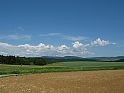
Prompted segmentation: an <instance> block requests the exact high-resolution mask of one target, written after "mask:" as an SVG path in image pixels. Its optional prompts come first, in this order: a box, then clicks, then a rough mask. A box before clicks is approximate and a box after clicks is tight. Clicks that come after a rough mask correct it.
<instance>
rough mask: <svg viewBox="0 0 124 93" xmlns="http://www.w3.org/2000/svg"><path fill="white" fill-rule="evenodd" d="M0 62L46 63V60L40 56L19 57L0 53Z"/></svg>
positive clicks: (20, 63)
mask: <svg viewBox="0 0 124 93" xmlns="http://www.w3.org/2000/svg"><path fill="white" fill-rule="evenodd" d="M0 64H12V65H46V64H47V62H46V60H45V59H44V58H41V57H19V56H3V55H0Z"/></svg>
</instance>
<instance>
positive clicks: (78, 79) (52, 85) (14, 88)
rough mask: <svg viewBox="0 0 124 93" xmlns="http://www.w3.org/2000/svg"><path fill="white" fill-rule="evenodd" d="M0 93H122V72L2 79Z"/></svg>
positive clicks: (82, 72)
mask: <svg viewBox="0 0 124 93" xmlns="http://www.w3.org/2000/svg"><path fill="white" fill-rule="evenodd" d="M0 93H124V70H102V71H81V72H61V73H44V74H32V75H22V76H10V77H3V78H0Z"/></svg>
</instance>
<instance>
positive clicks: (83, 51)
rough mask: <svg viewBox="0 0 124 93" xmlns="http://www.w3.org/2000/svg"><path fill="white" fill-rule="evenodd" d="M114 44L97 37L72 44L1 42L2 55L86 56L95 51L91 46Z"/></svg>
mask: <svg viewBox="0 0 124 93" xmlns="http://www.w3.org/2000/svg"><path fill="white" fill-rule="evenodd" d="M109 44H112V43H110V41H106V40H102V39H100V38H97V39H96V40H94V41H92V42H91V44H83V43H81V42H79V41H75V42H73V43H72V44H71V46H67V45H65V44H64V45H59V46H54V45H49V44H44V43H40V44H38V45H30V44H20V45H12V44H8V43H3V42H0V54H2V55H16V56H80V57H83V56H86V55H92V54H94V53H93V52H91V51H89V49H88V48H89V47H95V46H106V45H109Z"/></svg>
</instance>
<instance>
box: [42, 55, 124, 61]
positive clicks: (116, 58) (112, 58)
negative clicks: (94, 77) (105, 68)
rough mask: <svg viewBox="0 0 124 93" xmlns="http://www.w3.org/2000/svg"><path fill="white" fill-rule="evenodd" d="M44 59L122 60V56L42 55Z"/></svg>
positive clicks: (123, 58)
mask: <svg viewBox="0 0 124 93" xmlns="http://www.w3.org/2000/svg"><path fill="white" fill-rule="evenodd" d="M42 57H43V58H44V59H46V60H50V61H124V56H117V57H87V58H82V57H77V56H64V57H55V56H42Z"/></svg>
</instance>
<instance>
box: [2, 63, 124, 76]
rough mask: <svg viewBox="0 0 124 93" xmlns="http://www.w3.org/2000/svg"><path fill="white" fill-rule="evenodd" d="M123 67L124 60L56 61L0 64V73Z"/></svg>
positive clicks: (114, 68)
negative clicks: (45, 63)
mask: <svg viewBox="0 0 124 93" xmlns="http://www.w3.org/2000/svg"><path fill="white" fill-rule="evenodd" d="M116 69H124V62H89V61H72V62H56V63H52V64H48V65H44V66H36V65H6V64H0V75H7V74H33V73H48V72H74V71H91V70H116Z"/></svg>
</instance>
